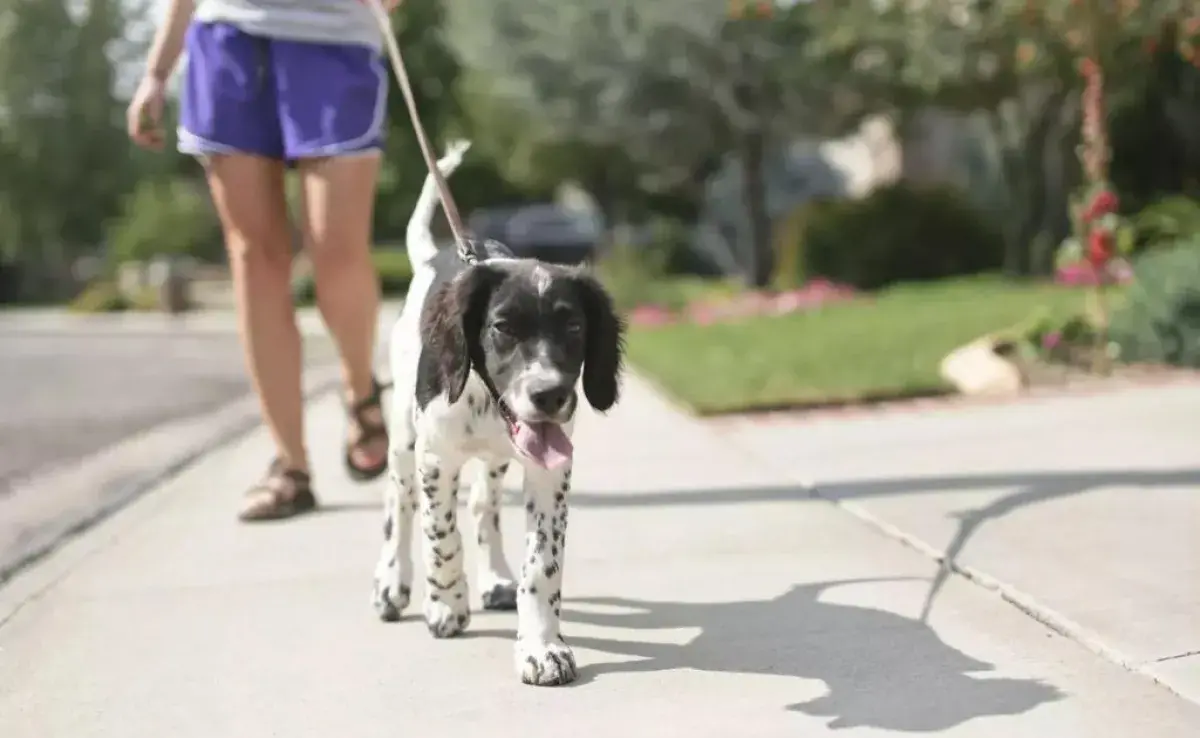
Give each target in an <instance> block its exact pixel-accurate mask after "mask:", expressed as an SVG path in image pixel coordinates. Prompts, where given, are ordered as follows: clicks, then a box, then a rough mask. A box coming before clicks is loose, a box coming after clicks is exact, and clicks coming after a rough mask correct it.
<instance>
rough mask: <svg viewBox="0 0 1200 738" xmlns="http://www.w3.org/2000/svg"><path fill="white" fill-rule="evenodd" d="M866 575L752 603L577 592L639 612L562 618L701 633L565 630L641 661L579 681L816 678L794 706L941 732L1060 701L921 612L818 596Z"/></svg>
mask: <svg viewBox="0 0 1200 738" xmlns="http://www.w3.org/2000/svg"><path fill="white" fill-rule="evenodd" d="M858 581H869V580H856V581H848V582H829V583H821V584H811V585H797V586H795V587H792V588H791V589H790V590H788V591H787V592H785V593H784V594H782V595H780V596H779V597H776V598H774V599H770V600H761V601H746V602H720V603H682V602H648V601H640V600H632V599H626V598H620V597H597V598H582V599H580V598H572V599H569V600H568V604H572V603H573V604H579V605H593V606H604V607H610V608H611V607H619V608H623V609H627V610H632V611H633V612H629V613H619V614H612V613H601V612H594V611H586V610H578V609H570V608H568V610H567V611H566V612H564V614H563V617H564V619H565V620H569V621H572V622H576V623H585V624H589V625H597V626H608V627H622V628H634V629H654V628H699V629H700V634H699V635H697V636H696V637H695V638H693V639H692V640H691V641H689V642H688V643H685V644H682V645H681V644H664V643H647V642H644V641H628V640H616V639H609V638H595V637H570V629H569V628H568V629H567V634H568V638H567V640H568V642H569V643H570V644H571V645H572V646H576V647H582V648H588V649H593V650H596V651H602V652H605V653H610V654H615V655H622V656H632V657H636V658H637V659H638V660H635V661H627V662H619V663H607V664H598V665H593V666H583V668H582V669H581V674H580V681H581V682H585V683H586V682H588V681H591V680H593V679H595V678H597V677H600V676H602V675H604V674H613V673H621V672H626V673H630V672H658V671H668V670H672V669H699V670H701V671H711V672H724V673H733V674H773V675H780V676H791V677H796V678H798V679H817V680H820V681H822V682H824V683H825V686H826V694H825V695H823V696H821V697H818V698H816V699H813V700H810V701H808V702H800V703H796V704H792V705H788V706H787V709H788V710H791V711H796V712H802V713H805V714H807V715H811V716H814V717H820V718H829V720H828V723H827V726H828V727H829V728H837V729H840V728H849V727H858V726H864V727H874V728H880V729H883V730H893V731H903V732H933V731H938V730H945V729H947V728H951V727H954V726H956V725H959V724H960V723H964V722H966V721H968V720H971V719H974V718H978V717H985V716H1001V715H1017V714H1021V713H1024V712H1027V711H1029V710H1032V709H1033V708H1035V707H1037V706H1038V705H1041V704H1042V703H1046V702H1051V701H1054V700H1057V699H1060V698H1061V697H1062V694H1061V692H1059V690H1058V689H1057V688H1055V687H1053V686H1051V685H1048V684H1045V683H1042V682H1040V681H1038V680H1034V679H1016V678H1007V677H987V678H983V677H980V676H978V675H979V674H983V673H986V672H988V671H989V670H991V669H992V666H991V665H990V664H988V663H985V662H983V661H979V660H978V659H974V658H971V657H970V656H967V655H966V654H964V653H962V652H960V651H958V650H956V649H955V648H953V647H952V646H950V645H948V644H947V643H945V642H944V641H942V640H941V638H939V637H938V635H937V633H935V632H934V630H933V629H932V628H930V627H929V626H928V625H927V624H926V623H924V622H922V621H920V620H915V619H911V618H906V617H903V616H900V615H896V614H895V613H892V612H887V611H885V610H877V609H872V608H868V607H862V606H859V605H846V604H839V603H833V602H823V601H821V599H820V596H821V594H822V593H823V592H824V591H825V590H826V589H828V588H830V587H833V586H838V585H843V584H854V583H857V582H858ZM876 581H878V580H876Z"/></svg>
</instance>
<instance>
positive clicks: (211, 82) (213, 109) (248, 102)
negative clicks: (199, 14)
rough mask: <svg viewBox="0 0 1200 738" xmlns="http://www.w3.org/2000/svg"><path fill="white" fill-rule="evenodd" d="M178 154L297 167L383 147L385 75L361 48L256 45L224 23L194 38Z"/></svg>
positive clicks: (193, 31)
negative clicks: (231, 156) (240, 158)
mask: <svg viewBox="0 0 1200 738" xmlns="http://www.w3.org/2000/svg"><path fill="white" fill-rule="evenodd" d="M185 48H186V51H187V70H186V73H185V78H184V83H183V90H182V94H181V95H180V98H181V99H180V114H179V135H178V138H179V150H180V151H181V152H183V153H185V154H193V155H195V156H209V155H212V154H254V155H257V156H262V157H266V158H269V159H279V160H282V161H285V162H293V161H295V160H297V159H306V158H316V157H325V156H341V155H346V154H357V153H361V152H367V151H374V150H377V149H379V148H380V147H381V146H382V144H383V136H384V117H385V113H386V111H387V71H386V70H385V68H384V65H383V60H382V59H381V57H380V55H379V54H378V53H377V52H376V51H375V50H374V49H371V48H368V47H366V46H360V45H357V44H320V43H304V42H298V41H280V40H277V39H269V38H262V37H260V36H252V35H250V34H248V33H245V32H243V31H240V30H238V29H237V28H235V27H234V26H231V25H228V24H225V23H200V22H196V23H193V24H192V26H191V27H190V28H189V29H188V34H187V42H186V47H185Z"/></svg>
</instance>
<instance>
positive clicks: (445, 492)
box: [417, 442, 471, 638]
mask: <svg viewBox="0 0 1200 738" xmlns="http://www.w3.org/2000/svg"><path fill="white" fill-rule="evenodd" d="M461 468H462V460H461V459H454V460H451V459H447V458H445V457H442V456H439V455H438V454H435V453H433V452H431V451H429V450H427V449H423V448H422V444H421V443H420V442H418V445H417V478H418V481H419V483H420V487H421V532H422V534H423V535H422V536H421V554H422V558H423V559H424V561H425V585H426V586H425V607H424V611H425V624H426V625H428V626H429V632H430V633H432V634H433V636H434V637H435V638H449V637H451V636H456V635H459V634H460V633H462V632H463V630H465V629H466V627H467V624H468V623H469V622H470V620H471V610H470V607H469V603H468V601H467V577H466V572H465V571H464V567H463V546H462V534H461V533H460V532H459V530H458V473H459V470H460V469H461Z"/></svg>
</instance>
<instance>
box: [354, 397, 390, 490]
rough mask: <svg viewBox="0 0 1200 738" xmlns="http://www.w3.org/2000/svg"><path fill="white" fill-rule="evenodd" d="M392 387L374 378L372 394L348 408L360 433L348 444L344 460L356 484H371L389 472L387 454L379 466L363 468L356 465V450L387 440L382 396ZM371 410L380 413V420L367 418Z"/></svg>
mask: <svg viewBox="0 0 1200 738" xmlns="http://www.w3.org/2000/svg"><path fill="white" fill-rule="evenodd" d="M390 387H391V383H388V384H380V382H379V380H378V379H374V378H372V379H371V394H369V395H367V396H366V397H364V398H363V399H361V400H359V401H358V402H356V403H353V404H349V405H347V407H346V413H347V414H348V415H349V416H350V420H351V422H353V423H354V425H356V426H357V427H358V433H357V434H356V436H355V438H354V440H353V441H350V442H348V443H347V444H346V451H345V454H344V457H343V459H344V462H345V464H346V473H347V474H349V475H350V478H351V479H353V480H354V481H356V482H369V481H371V480H372V479H376V478H377V477H379V475H381V474H383V473H384V472H385V471H387V465H388V461H387V453H386V452H385V453H384V455H383V458H382V459H380V460H379V463H378V464H375V465H374V466H367V467H362V466H357V465H356V464H355V463H354V450H355V449H361V448H364V447H365V446H366V444H368V443H370V442H371V441H374V440H376V439H380V438H382V439H384V440H386V439H387V437H388V432H387V422H386V421H385V420H384V418H383V400H382V395H383V391H384V390H386V389H388V388H390ZM370 410H377V411H379V420H374V419H368V418H367V417H365V415H366V413H367V412H368V411H370Z"/></svg>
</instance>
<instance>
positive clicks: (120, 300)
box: [68, 281, 131, 313]
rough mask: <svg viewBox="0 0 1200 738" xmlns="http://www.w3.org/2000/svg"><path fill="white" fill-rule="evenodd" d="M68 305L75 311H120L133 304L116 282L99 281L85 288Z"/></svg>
mask: <svg viewBox="0 0 1200 738" xmlns="http://www.w3.org/2000/svg"><path fill="white" fill-rule="evenodd" d="M68 307H69V308H70V310H71V312H74V313H119V312H123V311H125V310H128V309H129V308H130V307H131V305H130V301H129V300H128V299H126V298H125V296H124V295H122V294H121V290H119V289H118V288H117V285H116V284H114V283H112V282H108V281H97V282H93V283H92V284H90V285H88V286H87V287H86V288H84V290H83V292H80V293H79V295H78V296H76V297H75V299H74V300H72V301H71V304H70V305H69V306H68Z"/></svg>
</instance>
